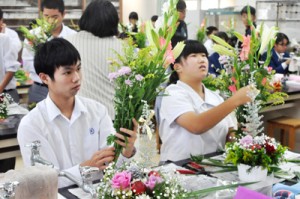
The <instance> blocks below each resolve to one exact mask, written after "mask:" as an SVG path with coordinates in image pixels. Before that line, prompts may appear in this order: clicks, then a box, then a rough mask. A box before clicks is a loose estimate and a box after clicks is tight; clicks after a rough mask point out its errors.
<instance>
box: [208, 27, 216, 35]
mask: <svg viewBox="0 0 300 199" xmlns="http://www.w3.org/2000/svg"><path fill="white" fill-rule="evenodd" d="M218 30H219V29H218V28H217V27H215V26H208V27H207V28H206V35H210V34H211V33H213V31H218Z"/></svg>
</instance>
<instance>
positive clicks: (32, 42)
mask: <svg viewBox="0 0 300 199" xmlns="http://www.w3.org/2000/svg"><path fill="white" fill-rule="evenodd" d="M55 26H56V20H54V21H53V20H49V19H48V18H45V17H41V18H38V19H36V24H32V29H33V30H31V31H30V30H29V29H28V28H26V27H25V26H20V27H19V31H20V32H21V33H22V34H23V35H24V37H25V38H26V39H27V40H28V43H29V46H26V47H27V48H29V49H31V50H32V51H34V52H35V51H36V50H37V46H38V45H39V44H41V43H45V42H46V41H47V40H48V39H49V38H50V37H51V36H52V31H53V29H54V28H55Z"/></svg>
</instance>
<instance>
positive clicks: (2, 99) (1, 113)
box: [0, 93, 13, 120]
mask: <svg viewBox="0 0 300 199" xmlns="http://www.w3.org/2000/svg"><path fill="white" fill-rule="evenodd" d="M11 102H13V99H12V98H11V96H10V95H9V94H7V93H1V94H0V120H4V119H6V118H7V116H8V115H7V114H8V105H9V104H10V103H11Z"/></svg>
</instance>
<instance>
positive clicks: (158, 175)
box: [148, 171, 160, 177]
mask: <svg viewBox="0 0 300 199" xmlns="http://www.w3.org/2000/svg"><path fill="white" fill-rule="evenodd" d="M148 176H157V177H160V174H159V173H158V172H157V171H150V172H149V173H148Z"/></svg>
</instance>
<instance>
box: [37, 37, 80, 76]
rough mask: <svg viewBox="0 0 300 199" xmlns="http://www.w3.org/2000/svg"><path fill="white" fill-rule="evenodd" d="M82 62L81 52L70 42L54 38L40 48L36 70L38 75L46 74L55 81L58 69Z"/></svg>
mask: <svg viewBox="0 0 300 199" xmlns="http://www.w3.org/2000/svg"><path fill="white" fill-rule="evenodd" d="M80 60H81V59H80V55H79V52H78V51H77V50H76V48H75V47H74V46H73V45H72V44H71V43H70V42H69V41H67V40H65V39H63V38H54V39H52V40H50V41H47V42H46V43H44V44H40V45H39V46H38V50H37V51H36V53H35V56H34V68H35V71H36V73H37V74H40V73H45V74H47V75H49V77H50V78H51V79H52V80H54V72H55V70H56V69H57V68H59V67H64V66H71V65H74V64H76V63H77V62H78V61H80Z"/></svg>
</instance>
